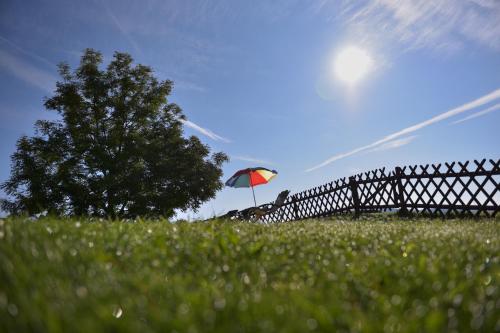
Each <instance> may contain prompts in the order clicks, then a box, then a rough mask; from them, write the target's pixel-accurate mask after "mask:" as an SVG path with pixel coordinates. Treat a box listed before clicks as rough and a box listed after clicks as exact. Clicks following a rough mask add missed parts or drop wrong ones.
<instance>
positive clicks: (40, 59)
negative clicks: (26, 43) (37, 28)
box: [0, 36, 56, 68]
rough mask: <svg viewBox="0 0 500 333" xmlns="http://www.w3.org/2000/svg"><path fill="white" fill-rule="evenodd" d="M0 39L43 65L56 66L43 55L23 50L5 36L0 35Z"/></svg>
mask: <svg viewBox="0 0 500 333" xmlns="http://www.w3.org/2000/svg"><path fill="white" fill-rule="evenodd" d="M0 41H1V42H2V43H5V44H7V45H8V46H10V47H11V48H13V49H14V50H16V51H18V52H21V53H23V54H24V55H27V56H29V57H31V58H33V59H35V60H37V61H39V62H41V63H44V64H45V65H48V66H49V67H51V68H56V65H55V64H53V63H52V62H50V61H49V60H47V59H45V58H44V57H41V56H39V55H38V54H35V53H33V52H30V51H27V50H25V49H24V48H22V47H21V46H19V45H18V44H16V43H14V42H13V41H11V40H10V39H7V38H5V37H2V36H0Z"/></svg>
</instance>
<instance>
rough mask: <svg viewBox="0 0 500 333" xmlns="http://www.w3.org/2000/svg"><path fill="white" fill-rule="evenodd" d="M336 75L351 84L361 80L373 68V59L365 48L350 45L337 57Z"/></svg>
mask: <svg viewBox="0 0 500 333" xmlns="http://www.w3.org/2000/svg"><path fill="white" fill-rule="evenodd" d="M334 65H335V74H336V76H337V77H338V78H339V79H340V80H342V81H344V82H346V83H347V84H349V85H354V84H355V83H357V82H359V80H361V79H362V78H363V77H364V76H365V75H366V74H367V73H368V72H369V71H370V70H371V69H372V68H373V60H372V58H371V57H370V55H369V54H368V52H366V51H365V50H363V49H360V48H358V47H355V46H349V47H346V48H345V49H343V50H342V51H340V53H339V54H338V55H337V57H336V58H335V63H334Z"/></svg>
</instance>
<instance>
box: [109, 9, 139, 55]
mask: <svg viewBox="0 0 500 333" xmlns="http://www.w3.org/2000/svg"><path fill="white" fill-rule="evenodd" d="M101 3H102V6H103V7H104V10H105V11H106V14H107V15H108V16H109V18H110V19H111V21H112V22H113V24H114V25H115V26H116V28H117V29H118V31H120V33H121V34H122V35H123V37H125V39H127V41H128V42H129V43H130V45H132V47H133V48H134V50H135V51H136V52H137V53H138V54H140V55H142V54H143V53H142V50H141V48H140V47H139V45H138V44H137V42H136V41H135V39H134V38H132V36H131V35H130V33H128V31H127V30H126V29H125V28H124V27H123V25H122V24H121V22H120V21H119V20H118V18H117V17H116V15H115V14H113V12H112V11H111V9H110V8H109V7H108V6H107V5H106V3H105V2H104V1H102V2H101Z"/></svg>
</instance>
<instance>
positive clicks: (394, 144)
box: [368, 135, 418, 152]
mask: <svg viewBox="0 0 500 333" xmlns="http://www.w3.org/2000/svg"><path fill="white" fill-rule="evenodd" d="M417 136H418V135H412V136H408V137H406V138H401V139H396V140H392V141H389V142H386V143H384V144H382V145H380V146H378V147H375V148H373V149H371V150H369V151H368V152H377V151H384V150H390V149H396V148H399V147H402V146H406V145H407V144H409V143H410V142H412V141H413V140H415V139H416V138H417Z"/></svg>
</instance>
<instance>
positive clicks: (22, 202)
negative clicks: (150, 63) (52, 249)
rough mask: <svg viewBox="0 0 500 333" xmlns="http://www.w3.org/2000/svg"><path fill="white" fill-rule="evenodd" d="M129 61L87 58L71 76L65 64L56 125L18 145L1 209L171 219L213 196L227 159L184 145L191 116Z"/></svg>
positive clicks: (196, 143)
mask: <svg viewBox="0 0 500 333" xmlns="http://www.w3.org/2000/svg"><path fill="white" fill-rule="evenodd" d="M132 62H133V60H132V58H131V56H130V55H128V54H126V53H118V52H117V53H115V54H114V58H113V60H112V61H111V62H110V64H109V65H108V66H107V68H105V69H101V68H100V67H102V55H101V54H100V53H99V52H97V51H95V50H92V49H87V50H85V52H84V54H83V56H82V57H81V61H80V65H79V66H78V68H77V69H75V70H74V71H73V72H72V71H71V69H70V67H69V66H68V65H67V64H61V65H59V73H60V75H61V78H62V80H61V81H60V82H58V83H57V88H56V91H55V95H54V96H53V97H51V98H49V99H47V100H46V101H45V107H46V108H47V109H48V110H53V111H56V112H58V114H59V115H60V120H58V121H46V120H39V121H37V122H36V124H35V130H36V132H35V136H33V137H28V136H23V137H21V138H20V139H19V140H18V142H17V150H16V152H15V153H14V154H13V155H12V157H11V158H12V171H11V176H10V178H9V179H8V180H7V181H6V182H4V183H3V184H2V185H1V187H2V189H3V190H4V191H5V192H6V193H7V194H8V195H9V197H10V199H3V200H2V203H1V206H2V209H4V210H6V211H8V212H10V213H11V214H21V213H28V214H35V213H39V212H43V211H48V212H49V213H51V214H58V215H93V216H106V217H112V218H114V217H135V216H165V217H171V216H172V215H173V214H174V209H181V210H187V209H197V208H198V207H199V206H200V205H201V203H203V202H204V201H206V200H208V199H210V198H213V197H214V196H215V193H216V192H217V191H218V190H220V189H221V188H222V183H221V181H220V177H221V175H222V170H221V166H222V164H223V163H224V162H225V161H227V160H228V157H227V156H226V155H225V154H224V153H215V154H212V155H211V156H210V150H209V147H208V146H206V145H203V144H202V143H201V142H200V140H199V139H198V138H197V137H195V136H191V137H189V138H185V137H184V136H183V127H182V120H183V119H185V117H184V115H183V114H182V111H181V109H180V108H179V106H177V105H176V104H173V103H168V101H167V96H168V95H169V94H170V92H171V90H172V85H173V83H172V82H171V81H158V80H157V79H156V78H155V77H154V76H153V72H152V70H151V68H150V67H147V66H143V65H134V64H133V63H132Z"/></svg>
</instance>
